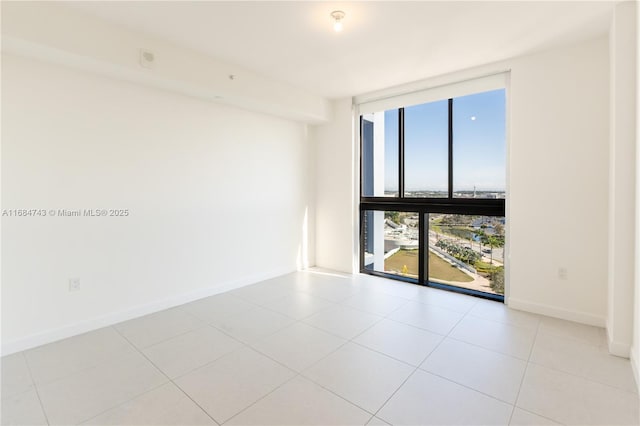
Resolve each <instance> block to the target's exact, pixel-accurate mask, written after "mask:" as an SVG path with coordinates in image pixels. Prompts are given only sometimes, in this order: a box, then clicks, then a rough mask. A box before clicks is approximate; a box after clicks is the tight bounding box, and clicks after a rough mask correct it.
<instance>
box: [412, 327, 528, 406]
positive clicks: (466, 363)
mask: <svg viewBox="0 0 640 426" xmlns="http://www.w3.org/2000/svg"><path fill="white" fill-rule="evenodd" d="M526 367H527V363H526V361H523V360H521V359H518V358H513V357H510V356H508V355H503V354H501V353H498V352H493V351H490V350H488V349H484V348H481V347H479V346H474V345H471V344H469V343H465V342H461V341H459V340H453V339H449V338H447V339H445V340H444V342H442V343H441V344H440V346H438V347H437V348H436V350H434V351H433V352H432V353H431V355H429V357H428V358H427V359H426V361H425V362H424V363H423V364H422V366H421V367H420V368H422V369H423V370H425V371H428V372H430V373H433V374H436V375H438V376H441V377H444V378H445V379H449V380H451V381H453V382H456V383H459V384H461V385H464V386H467V387H470V388H471V389H475V390H477V391H479V392H482V393H485V394H487V395H489V396H492V397H494V398H497V399H500V400H502V401H505V402H507V403H509V404H514V403H515V402H516V398H517V396H518V390H519V389H520V383H521V382H522V376H523V375H524V370H525V368H526Z"/></svg>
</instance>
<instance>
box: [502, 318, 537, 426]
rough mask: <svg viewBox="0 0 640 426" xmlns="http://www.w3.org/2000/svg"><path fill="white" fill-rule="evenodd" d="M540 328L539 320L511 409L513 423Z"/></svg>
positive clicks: (510, 418)
mask: <svg viewBox="0 0 640 426" xmlns="http://www.w3.org/2000/svg"><path fill="white" fill-rule="evenodd" d="M539 330H540V322H538V326H537V327H536V332H535V335H534V336H533V343H532V344H531V348H529V356H527V359H526V362H527V364H526V366H525V368H524V372H523V373H522V378H521V379H520V386H518V393H517V394H516V399H515V401H514V403H513V408H512V409H511V416H509V423H511V420H512V419H513V413H515V411H516V407H517V404H518V399H519V398H520V392H521V391H522V385H523V384H524V378H525V377H526V376H527V371H528V370H529V365H530V364H531V363H530V361H529V360H530V359H531V354H532V353H533V348H534V346H535V345H536V340H538V331H539Z"/></svg>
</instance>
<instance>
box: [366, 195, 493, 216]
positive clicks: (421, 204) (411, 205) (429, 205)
mask: <svg viewBox="0 0 640 426" xmlns="http://www.w3.org/2000/svg"><path fill="white" fill-rule="evenodd" d="M360 210H363V211H364V210H386V211H406V212H416V213H445V214H446V213H449V214H468V215H469V214H470V215H481V216H504V215H505V200H504V199H499V200H475V199H474V200H455V199H453V200H452V199H415V200H406V199H404V200H402V201H399V200H398V199H380V198H363V199H362V200H361V201H360Z"/></svg>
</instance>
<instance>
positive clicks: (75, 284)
mask: <svg viewBox="0 0 640 426" xmlns="http://www.w3.org/2000/svg"><path fill="white" fill-rule="evenodd" d="M69 291H80V278H69Z"/></svg>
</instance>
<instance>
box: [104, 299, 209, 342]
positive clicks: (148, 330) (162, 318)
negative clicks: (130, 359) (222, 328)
mask: <svg viewBox="0 0 640 426" xmlns="http://www.w3.org/2000/svg"><path fill="white" fill-rule="evenodd" d="M204 325H206V323H204V322H203V321H201V320H199V319H198V318H196V317H195V316H193V315H191V314H189V313H187V312H185V311H184V310H182V309H178V308H173V309H166V310H164V311H160V312H156V313H154V314H151V315H145V316H143V317H140V318H136V319H133V320H130V321H125V322H122V323H120V324H116V325H115V326H114V327H115V329H116V330H118V332H120V334H122V335H123V336H124V337H125V338H126V339H127V340H128V341H130V342H131V343H132V344H133V345H134V346H136V347H138V348H146V347H148V346H151V345H154V344H156V343H159V342H162V341H163V340H167V339H170V338H172V337H175V336H178V335H180V334H184V333H186V332H188V331H191V330H195V329H196V328H199V327H202V326H204Z"/></svg>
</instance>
